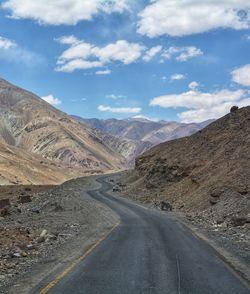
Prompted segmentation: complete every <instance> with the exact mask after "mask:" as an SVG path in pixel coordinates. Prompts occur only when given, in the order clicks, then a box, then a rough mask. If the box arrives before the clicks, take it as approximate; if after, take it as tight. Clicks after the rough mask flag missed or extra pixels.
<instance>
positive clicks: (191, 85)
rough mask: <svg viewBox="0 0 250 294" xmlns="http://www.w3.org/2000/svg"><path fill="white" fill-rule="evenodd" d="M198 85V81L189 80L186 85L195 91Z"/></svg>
mask: <svg viewBox="0 0 250 294" xmlns="http://www.w3.org/2000/svg"><path fill="white" fill-rule="evenodd" d="M199 86H200V84H199V83H197V82H195V81H194V82H191V83H190V84H189V85H188V88H189V89H190V90H192V91H195V90H197V88H198V87H199Z"/></svg>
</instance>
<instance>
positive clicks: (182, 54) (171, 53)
mask: <svg viewBox="0 0 250 294" xmlns="http://www.w3.org/2000/svg"><path fill="white" fill-rule="evenodd" d="M200 55H203V52H202V50H201V49H200V48H197V47H195V46H187V47H169V48H168V49H166V50H165V51H164V52H163V54H162V57H163V58H164V59H167V60H169V59H172V58H175V59H176V60H177V61H179V62H184V61H187V60H188V59H191V58H194V57H197V56H200Z"/></svg>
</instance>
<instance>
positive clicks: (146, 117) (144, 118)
mask: <svg viewBox="0 0 250 294" xmlns="http://www.w3.org/2000/svg"><path fill="white" fill-rule="evenodd" d="M132 119H135V120H136V119H138V120H149V121H154V122H157V121H159V119H158V118H152V117H148V116H146V115H135V116H132Z"/></svg>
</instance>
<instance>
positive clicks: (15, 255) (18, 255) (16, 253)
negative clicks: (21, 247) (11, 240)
mask: <svg viewBox="0 0 250 294" xmlns="http://www.w3.org/2000/svg"><path fill="white" fill-rule="evenodd" d="M13 257H17V258H20V257H21V254H20V253H19V252H15V253H14V254H13Z"/></svg>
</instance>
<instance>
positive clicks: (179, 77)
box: [170, 74, 186, 81]
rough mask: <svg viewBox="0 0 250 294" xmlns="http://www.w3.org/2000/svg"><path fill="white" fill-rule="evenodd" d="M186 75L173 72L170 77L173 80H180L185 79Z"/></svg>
mask: <svg viewBox="0 0 250 294" xmlns="http://www.w3.org/2000/svg"><path fill="white" fill-rule="evenodd" d="M185 78H186V77H185V75H183V74H173V75H172V76H171V77H170V79H171V80H173V81H180V80H184V79H185Z"/></svg>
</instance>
